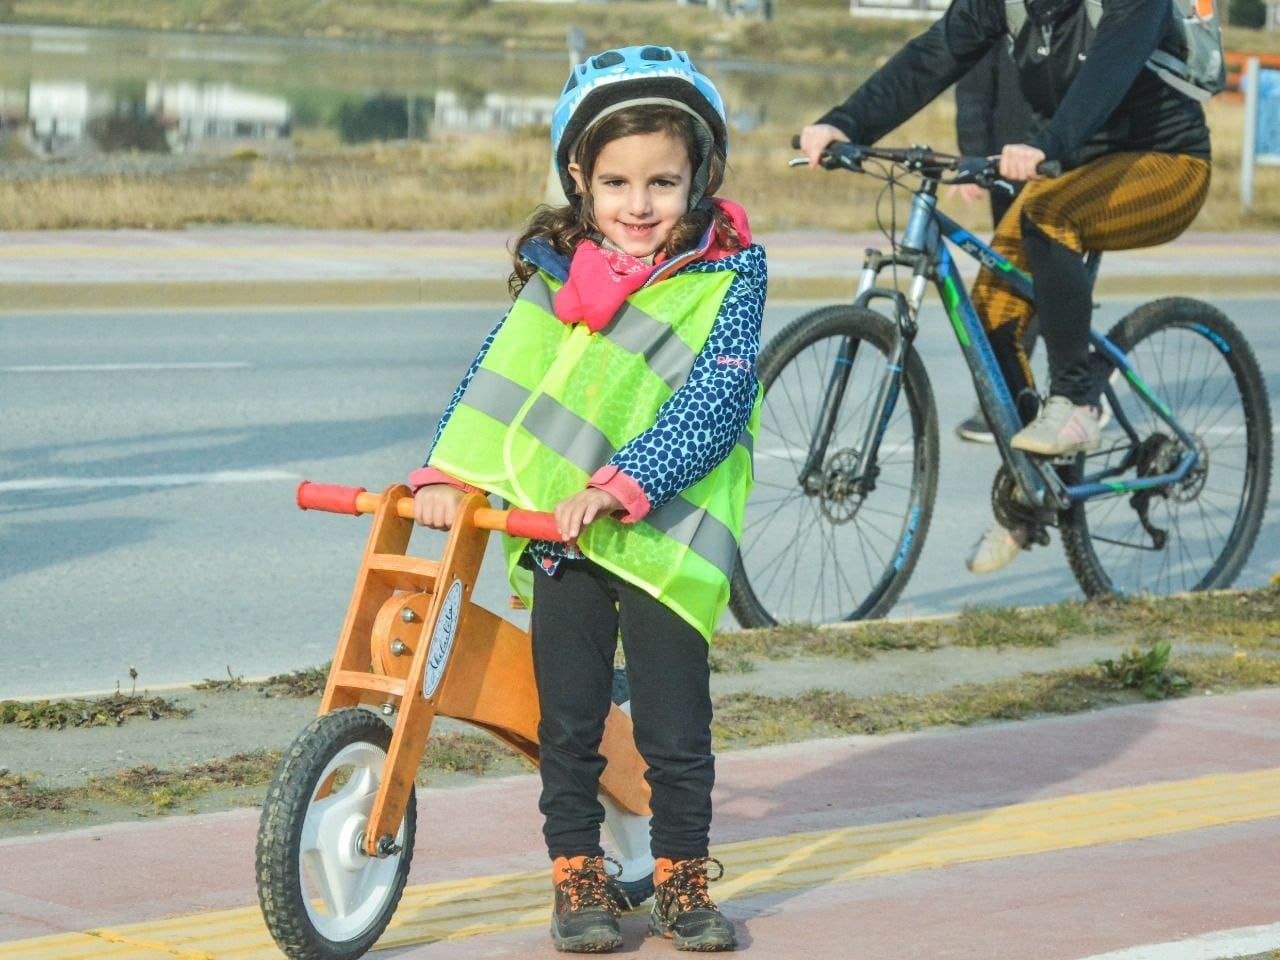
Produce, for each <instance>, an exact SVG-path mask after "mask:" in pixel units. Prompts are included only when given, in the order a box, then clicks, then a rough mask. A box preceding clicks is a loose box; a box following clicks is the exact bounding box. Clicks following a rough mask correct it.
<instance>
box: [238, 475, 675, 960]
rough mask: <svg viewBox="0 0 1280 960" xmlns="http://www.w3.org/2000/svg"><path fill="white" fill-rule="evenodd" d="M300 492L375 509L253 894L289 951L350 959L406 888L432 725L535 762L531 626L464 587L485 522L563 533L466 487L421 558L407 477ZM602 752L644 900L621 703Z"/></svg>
mask: <svg viewBox="0 0 1280 960" xmlns="http://www.w3.org/2000/svg"><path fill="white" fill-rule="evenodd" d="M297 499H298V506H300V507H301V508H302V509H304V510H326V511H330V512H334V513H347V514H362V513H371V514H373V528H372V530H370V532H369V541H368V546H367V547H366V548H365V552H364V559H363V561H362V563H361V565H360V573H359V575H358V576H357V577H356V584H355V590H354V592H353V593H352V597H351V604H350V606H349V607H348V609H347V616H346V621H345V623H344V624H343V626H342V633H341V635H340V636H339V638H338V648H337V651H336V653H335V655H334V658H333V665H332V667H331V668H330V670H329V679H328V683H327V685H326V687H325V692H324V698H323V699H322V700H321V702H320V714H319V716H318V717H317V718H316V719H315V720H314V721H312V723H311V724H310V725H309V726H308V727H307V728H306V729H305V730H303V731H302V732H301V733H300V734H298V736H297V738H296V739H295V740H294V741H293V744H292V745H291V746H290V747H289V749H288V750H287V751H286V752H285V755H284V757H283V758H282V759H281V761H280V766H279V767H278V768H277V769H276V773H275V778H274V779H273V781H272V783H271V787H270V789H269V790H268V792H267V797H266V800H265V802H264V804H263V808H262V818H261V821H260V823H259V827H258V844H257V856H256V867H257V877H258V899H259V902H260V903H261V905H262V913H263V916H264V917H265V919H266V922H267V928H268V929H269V930H270V931H271V935H272V936H273V937H274V938H275V940H276V943H277V944H278V945H279V946H280V949H281V950H283V951H284V953H285V954H286V955H287V956H288V957H289V958H290V960H350V958H354V957H358V956H360V955H361V954H363V953H364V952H365V951H366V950H368V949H369V948H370V947H371V946H373V944H374V943H375V942H376V941H377V940H378V938H379V937H380V936H381V935H382V933H383V931H384V930H385V929H386V926H387V924H388V923H389V922H390V920H391V917H392V915H393V914H394V913H395V909H396V906H397V905H398V904H399V902H400V896H401V894H402V892H403V891H404V886H405V882H406V879H407V877H408V873H409V863H410V860H411V858H412V856H413V850H414V843H415V839H416V832H417V804H416V792H415V788H414V779H415V774H416V773H417V770H418V767H419V764H420V763H421V760H422V755H423V750H424V749H425V747H426V743H427V737H428V735H429V734H430V732H431V723H432V721H433V720H434V719H435V718H436V717H437V716H440V717H453V718H455V719H458V720H463V721H466V722H467V723H470V724H472V725H474V726H476V727H479V728H480V729H482V730H485V731H487V732H489V733H490V734H492V735H493V736H495V737H497V738H498V739H499V740H501V741H503V742H504V743H506V744H507V745H508V746H510V747H511V748H512V749H513V750H516V751H517V752H519V753H521V754H523V755H524V756H526V757H528V758H529V759H530V760H532V761H533V762H534V763H537V761H538V732H537V731H538V695H537V690H536V688H535V686H534V679H533V659H532V654H531V650H530V642H529V635H528V633H527V632H526V631H524V630H522V629H520V628H519V627H517V626H516V625H515V624H513V623H511V622H510V621H508V620H506V619H504V618H502V617H500V616H497V615H496V614H494V613H491V612H490V611H488V610H486V609H484V608H483V607H479V606H476V605H475V604H472V603H471V602H470V601H471V591H472V588H473V587H474V585H475V583H476V578H477V576H478V575H479V572H480V566H481V561H482V560H483V557H484V552H485V544H486V543H487V541H488V537H489V531H491V530H501V531H505V532H508V533H511V534H512V535H514V536H520V537H530V538H534V539H540V540H559V539H561V538H560V535H559V531H558V530H557V528H556V524H555V518H554V517H553V516H552V515H551V514H546V513H533V512H530V511H522V510H510V511H503V510H493V509H489V505H488V501H486V500H485V499H484V498H483V497H481V496H478V495H472V496H468V497H467V498H466V499H464V500H463V502H462V504H461V506H460V508H459V510H458V516H457V519H456V521H455V523H454V525H453V529H452V530H451V532H450V534H449V539H448V541H447V543H446V545H445V548H444V555H443V556H442V557H441V559H440V560H426V559H420V558H417V557H412V556H409V555H407V553H406V550H407V547H408V545H409V538H410V536H411V535H412V533H413V529H414V526H415V524H414V522H413V500H412V498H411V496H410V491H409V488H408V487H405V486H399V485H397V486H392V487H388V488H387V489H386V490H385V491H384V492H383V493H382V494H381V495H378V494H374V493H367V492H365V491H364V489H363V488H358V487H338V486H334V485H330V484H316V483H308V482H305V481H304V482H303V483H302V484H300V485H299V487H298V493H297ZM615 699H616V698H615ZM388 720H394V726H392V725H391V724H389V723H388ZM600 752H601V754H602V755H603V756H604V757H605V758H606V759H607V760H608V765H607V766H606V767H605V771H604V774H603V776H602V777H601V782H600V791H601V801H602V803H603V804H604V807H605V810H606V818H605V832H606V834H607V836H608V838H609V840H610V841H611V844H612V847H611V850H610V854H611V855H612V856H613V857H614V858H615V859H616V860H618V861H619V862H620V863H621V864H622V875H621V877H620V880H621V882H622V884H623V889H624V891H625V892H626V893H627V897H628V900H629V901H630V903H631V904H632V905H635V904H638V903H640V902H641V901H643V900H644V899H645V898H646V897H648V896H649V894H650V893H652V890H653V882H652V873H653V860H652V858H651V857H650V855H649V787H648V784H647V783H646V782H645V779H644V771H645V763H644V761H643V759H642V758H641V757H640V754H639V753H638V752H637V751H636V748H635V743H634V741H633V739H632V734H631V720H630V717H629V716H628V714H627V712H626V710H625V705H624V706H614V708H613V709H612V710H611V712H610V714H609V718H608V721H607V723H606V724H605V733H604V740H603V742H602V744H601V747H600ZM549 894H550V888H549V887H548V895H549Z"/></svg>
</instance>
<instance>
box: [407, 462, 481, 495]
mask: <svg viewBox="0 0 1280 960" xmlns="http://www.w3.org/2000/svg"><path fill="white" fill-rule="evenodd" d="M429 483H447V484H448V485H449V486H451V487H454V488H456V489H458V490H461V491H462V492H463V493H484V491H483V490H481V489H480V488H479V487H473V486H471V484H469V483H463V482H462V481H461V480H459V479H458V478H457V477H451V476H449V474H447V473H445V472H444V471H443V470H437V469H436V468H435V467H419V468H418V469H417V470H415V471H413V473H411V474H409V486H410V487H411V488H412V490H413V492H414V493H417V492H418V488H419V487H425V486H426V485H427V484H429Z"/></svg>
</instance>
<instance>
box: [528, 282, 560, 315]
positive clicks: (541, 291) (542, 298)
mask: <svg viewBox="0 0 1280 960" xmlns="http://www.w3.org/2000/svg"><path fill="white" fill-rule="evenodd" d="M520 299H521V300H528V301H529V302H530V303H532V304H533V305H534V306H535V307H541V308H542V309H543V310H545V311H546V312H547V313H549V314H551V315H552V316H553V317H554V316H555V315H556V308H555V304H553V303H552V302H551V288H550V287H549V286H547V278H546V277H544V276H543V275H542V274H541V273H535V274H534V275H533V276H532V277H530V278H529V280H528V282H526V283H525V285H524V287H523V288H522V289H521V291H520Z"/></svg>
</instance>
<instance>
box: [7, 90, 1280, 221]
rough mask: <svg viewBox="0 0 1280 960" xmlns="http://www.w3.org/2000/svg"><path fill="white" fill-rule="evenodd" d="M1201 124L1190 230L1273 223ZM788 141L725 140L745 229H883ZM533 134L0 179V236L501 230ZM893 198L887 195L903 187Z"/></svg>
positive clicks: (534, 164)
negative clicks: (202, 228)
mask: <svg viewBox="0 0 1280 960" xmlns="http://www.w3.org/2000/svg"><path fill="white" fill-rule="evenodd" d="M954 117H955V114H954V107H953V104H952V101H951V98H950V97H942V98H941V99H939V100H938V101H936V102H935V103H934V104H933V105H932V106H931V107H929V108H928V109H926V110H925V111H923V112H921V113H920V114H919V115H917V116H916V117H915V118H913V119H912V120H911V121H910V122H908V123H907V124H905V125H904V126H903V127H901V128H899V129H898V130H897V131H895V132H894V133H892V134H890V135H889V136H888V137H886V138H885V141H884V142H886V143H897V144H908V143H927V144H930V145H932V146H934V147H936V148H938V149H942V150H945V149H950V148H952V145H953V144H954V139H955V135H954ZM1209 118H1210V125H1211V127H1212V129H1213V131H1214V143H1215V163H1214V177H1213V185H1212V188H1211V190H1210V195H1209V199H1208V201H1207V202H1206V204H1205V207H1204V209H1203V210H1202V211H1201V213H1200V216H1199V218H1198V220H1197V221H1196V223H1195V229H1201V230H1253V229H1276V228H1277V227H1280V167H1262V168H1259V169H1258V170H1257V173H1256V177H1255V186H1254V191H1255V207H1254V209H1253V210H1252V211H1251V212H1248V213H1246V212H1245V211H1243V210H1242V208H1241V206H1240V198H1239V189H1240V139H1241V133H1242V127H1243V116H1242V108H1241V104H1240V102H1239V101H1232V100H1226V99H1221V98H1220V99H1218V100H1216V101H1214V102H1213V103H1211V104H1210V106H1209ZM794 132H795V131H794V130H792V129H788V128H783V127H778V126H773V127H765V128H762V129H759V130H756V131H753V132H751V133H743V134H739V135H736V136H735V137H734V141H733V145H732V146H733V149H732V166H731V168H730V171H729V175H728V178H727V180H726V183H725V186H724V189H723V190H722V191H721V192H722V193H723V194H724V195H725V196H728V197H732V198H733V199H735V200H738V201H739V202H741V203H743V204H744V205H745V206H746V207H747V209H748V211H749V212H750V214H751V219H752V223H753V225H754V226H755V228H756V229H757V230H760V231H776V230H802V229H807V228H825V229H847V230H865V229H870V228H874V227H875V226H876V225H877V215H879V216H880V217H882V218H884V219H885V220H886V221H887V218H888V216H889V207H888V204H887V202H886V200H885V198H884V197H883V196H882V194H883V189H884V185H883V184H882V183H880V182H878V181H876V180H872V179H871V178H869V177H857V176H846V175H843V174H814V173H812V172H809V171H805V170H789V169H788V168H787V160H788V159H789V158H790V157H792V156H793V155H794V153H793V151H792V150H791V149H790V139H791V135H792V133H794ZM545 137H546V132H545V130H532V131H524V132H519V133H509V134H496V133H486V134H470V135H465V134H451V135H447V136H440V137H437V138H435V139H432V140H430V141H426V142H421V143H407V144H405V143H402V144H388V145H380V146H376V147H367V146H361V147H343V146H341V145H338V144H337V143H335V142H334V141H333V140H332V138H329V137H325V136H317V135H315V134H311V135H308V136H307V137H306V138H303V139H300V140H299V142H298V143H297V144H296V145H295V150H294V153H293V154H292V155H291V156H288V157H257V156H255V155H252V154H250V155H248V156H246V157H242V158H228V159H226V160H223V161H219V162H215V163H213V164H212V165H210V166H206V167H201V168H196V169H189V170H185V171H183V172H180V173H174V174H171V175H166V176H156V175H149V176H141V175H139V176H128V175H114V176H110V177H61V178H53V177H50V178H47V179H36V180H27V181H22V182H6V183H0V230H45V229H76V228H98V229H104V228H105V229H112V228H124V227H142V228H164V229H174V228H180V227H183V226H187V225H191V224H229V223H257V224H282V225H290V226H298V227H307V228H317V229H369V230H428V229H431V230H473V229H499V230H510V231H511V232H512V233H515V232H516V231H517V229H518V227H519V226H520V224H522V223H523V222H524V219H525V218H526V217H527V216H528V214H529V213H530V212H531V211H532V209H533V207H534V206H535V205H536V204H537V203H539V202H540V201H541V200H542V198H543V194H544V190H545V188H546V183H547V170H548V167H547V164H548V159H547V147H546V139H545ZM897 196H898V198H899V200H901V199H902V198H903V197H905V191H898V193H897ZM948 204H949V205H950V206H951V207H952V208H953V209H954V208H955V207H956V206H957V204H958V201H947V200H945V199H944V205H948ZM962 212H963V211H962ZM901 215H902V208H901V207H899V216H901ZM966 217H967V218H969V219H972V218H973V214H972V213H966Z"/></svg>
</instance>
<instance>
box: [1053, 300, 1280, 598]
mask: <svg viewBox="0 0 1280 960" xmlns="http://www.w3.org/2000/svg"><path fill="white" fill-rule="evenodd" d="M1108 339H1109V340H1111V342H1112V343H1113V344H1114V345H1115V346H1116V347H1118V348H1119V349H1120V350H1121V351H1122V352H1123V353H1125V354H1126V355H1127V356H1128V359H1129V362H1130V363H1131V364H1132V365H1133V367H1134V369H1135V371H1136V372H1137V375H1138V377H1139V378H1140V379H1141V381H1142V382H1143V383H1145V384H1146V386H1147V387H1148V388H1149V389H1150V391H1151V392H1152V393H1153V394H1154V395H1155V396H1156V397H1158V398H1159V399H1160V400H1161V401H1162V402H1164V403H1165V404H1167V405H1168V408H1169V410H1170V412H1171V413H1172V416H1173V418H1174V419H1176V420H1177V422H1178V423H1179V424H1180V425H1181V427H1182V429H1183V430H1184V431H1185V432H1186V433H1187V434H1188V436H1189V437H1190V440H1191V442H1192V444H1194V446H1195V453H1196V454H1197V462H1196V463H1195V464H1194V466H1192V467H1191V469H1190V470H1189V471H1188V472H1187V474H1186V475H1185V476H1184V477H1183V479H1182V480H1181V481H1178V482H1176V483H1173V484H1170V485H1168V486H1165V487H1158V488H1156V489H1154V490H1151V491H1146V492H1129V493H1125V494H1121V495H1118V496H1109V497H1098V498H1094V499H1090V500H1085V501H1083V502H1080V503H1076V504H1074V505H1073V506H1072V507H1071V508H1070V509H1069V510H1068V511H1067V512H1066V514H1065V516H1064V518H1063V519H1064V522H1063V526H1062V542H1063V546H1064V547H1065V548H1066V553H1067V560H1068V562H1069V563H1070V565H1071V571H1072V573H1074V574H1075V577H1076V580H1077V581H1078V582H1079V584H1080V587H1081V589H1082V590H1084V592H1085V594H1086V595H1087V596H1090V597H1096V596H1103V595H1106V594H1142V593H1146V594H1153V595H1167V594H1171V593H1181V592H1186V591H1193V590H1212V589H1217V588H1222V587H1228V586H1230V585H1231V583H1232V582H1233V581H1234V580H1235V578H1236V576H1237V575H1238V574H1239V573H1240V569H1241V568H1242V567H1243V566H1244V564H1245V561H1246V560H1247V559H1248V557H1249V552H1250V550H1252V548H1253V545H1254V542H1255V541H1256V540H1257V537H1258V531H1259V529H1260V528H1261V526H1262V520H1263V513H1264V511H1265V510H1266V505H1267V491H1268V488H1269V487H1270V483H1271V444H1272V439H1271V409H1270V404H1269V402H1268V400H1267V391H1266V385H1265V383H1264V381H1263V379H1262V373H1261V371H1260V370H1259V368H1258V361H1257V360H1256V359H1255V357H1254V355H1253V351H1252V350H1251V349H1250V348H1249V344H1248V342H1247V341H1246V340H1245V338H1244V335H1243V334H1242V333H1241V332H1240V331H1239V329H1237V327H1236V326H1235V324H1233V323H1232V322H1231V321H1230V320H1229V319H1228V318H1227V317H1226V316H1225V315H1224V314H1223V313H1222V312H1221V311H1220V310H1218V309H1216V308H1215V307H1212V306H1210V305H1209V304H1207V303H1202V302H1200V301H1198V300H1191V299H1187V298H1183V297H1174V298H1168V299H1164V300H1157V301H1154V302H1152V303H1148V304H1144V305H1143V306H1141V307H1139V308H1138V309H1137V310H1135V311H1134V312H1133V313H1131V314H1129V315H1128V316H1127V317H1125V318H1124V319H1122V320H1121V321H1120V322H1119V323H1117V324H1116V325H1115V326H1114V327H1113V328H1112V330H1111V332H1110V333H1109V334H1108ZM1109 382H1110V383H1111V384H1112V389H1111V393H1112V394H1113V397H1114V399H1111V398H1109V399H1110V402H1111V403H1112V405H1113V407H1114V406H1115V404H1117V403H1118V404H1119V411H1116V412H1123V418H1122V417H1120V416H1113V417H1112V419H1111V422H1110V424H1109V425H1108V428H1107V429H1106V430H1104V431H1103V443H1102V449H1101V451H1100V452H1098V453H1096V454H1092V455H1090V456H1088V457H1085V458H1083V460H1082V465H1081V466H1080V467H1079V468H1077V471H1076V473H1075V474H1073V479H1074V478H1075V477H1078V476H1083V477H1084V478H1086V479H1089V478H1104V479H1105V481H1111V482H1116V481H1119V482H1123V481H1125V480H1131V479H1134V478H1139V477H1142V476H1153V475H1158V474H1161V473H1171V472H1174V471H1175V470H1176V469H1177V468H1178V467H1179V466H1180V464H1182V463H1184V462H1185V461H1186V459H1187V457H1188V455H1189V453H1190V451H1189V449H1188V448H1187V446H1186V445H1185V444H1184V443H1183V442H1182V441H1181V440H1179V439H1178V437H1177V435H1176V434H1175V432H1174V431H1173V430H1172V429H1170V427H1169V426H1168V425H1167V424H1166V423H1165V422H1164V421H1163V420H1162V419H1161V418H1160V417H1159V416H1157V414H1156V411H1155V409H1153V407H1152V406H1151V404H1149V403H1148V402H1146V400H1144V398H1143V396H1142V392H1143V387H1142V386H1141V385H1140V384H1139V383H1137V382H1134V383H1132V384H1129V383H1128V382H1127V381H1125V379H1124V378H1123V377H1119V376H1115V375H1112V376H1111V377H1110V380H1109ZM1118 384H1119V385H1121V386H1120V388H1117V385H1118ZM1125 421H1127V422H1128V423H1129V424H1131V425H1132V428H1133V432H1132V433H1129V432H1128V431H1126V430H1124V422H1125Z"/></svg>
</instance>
